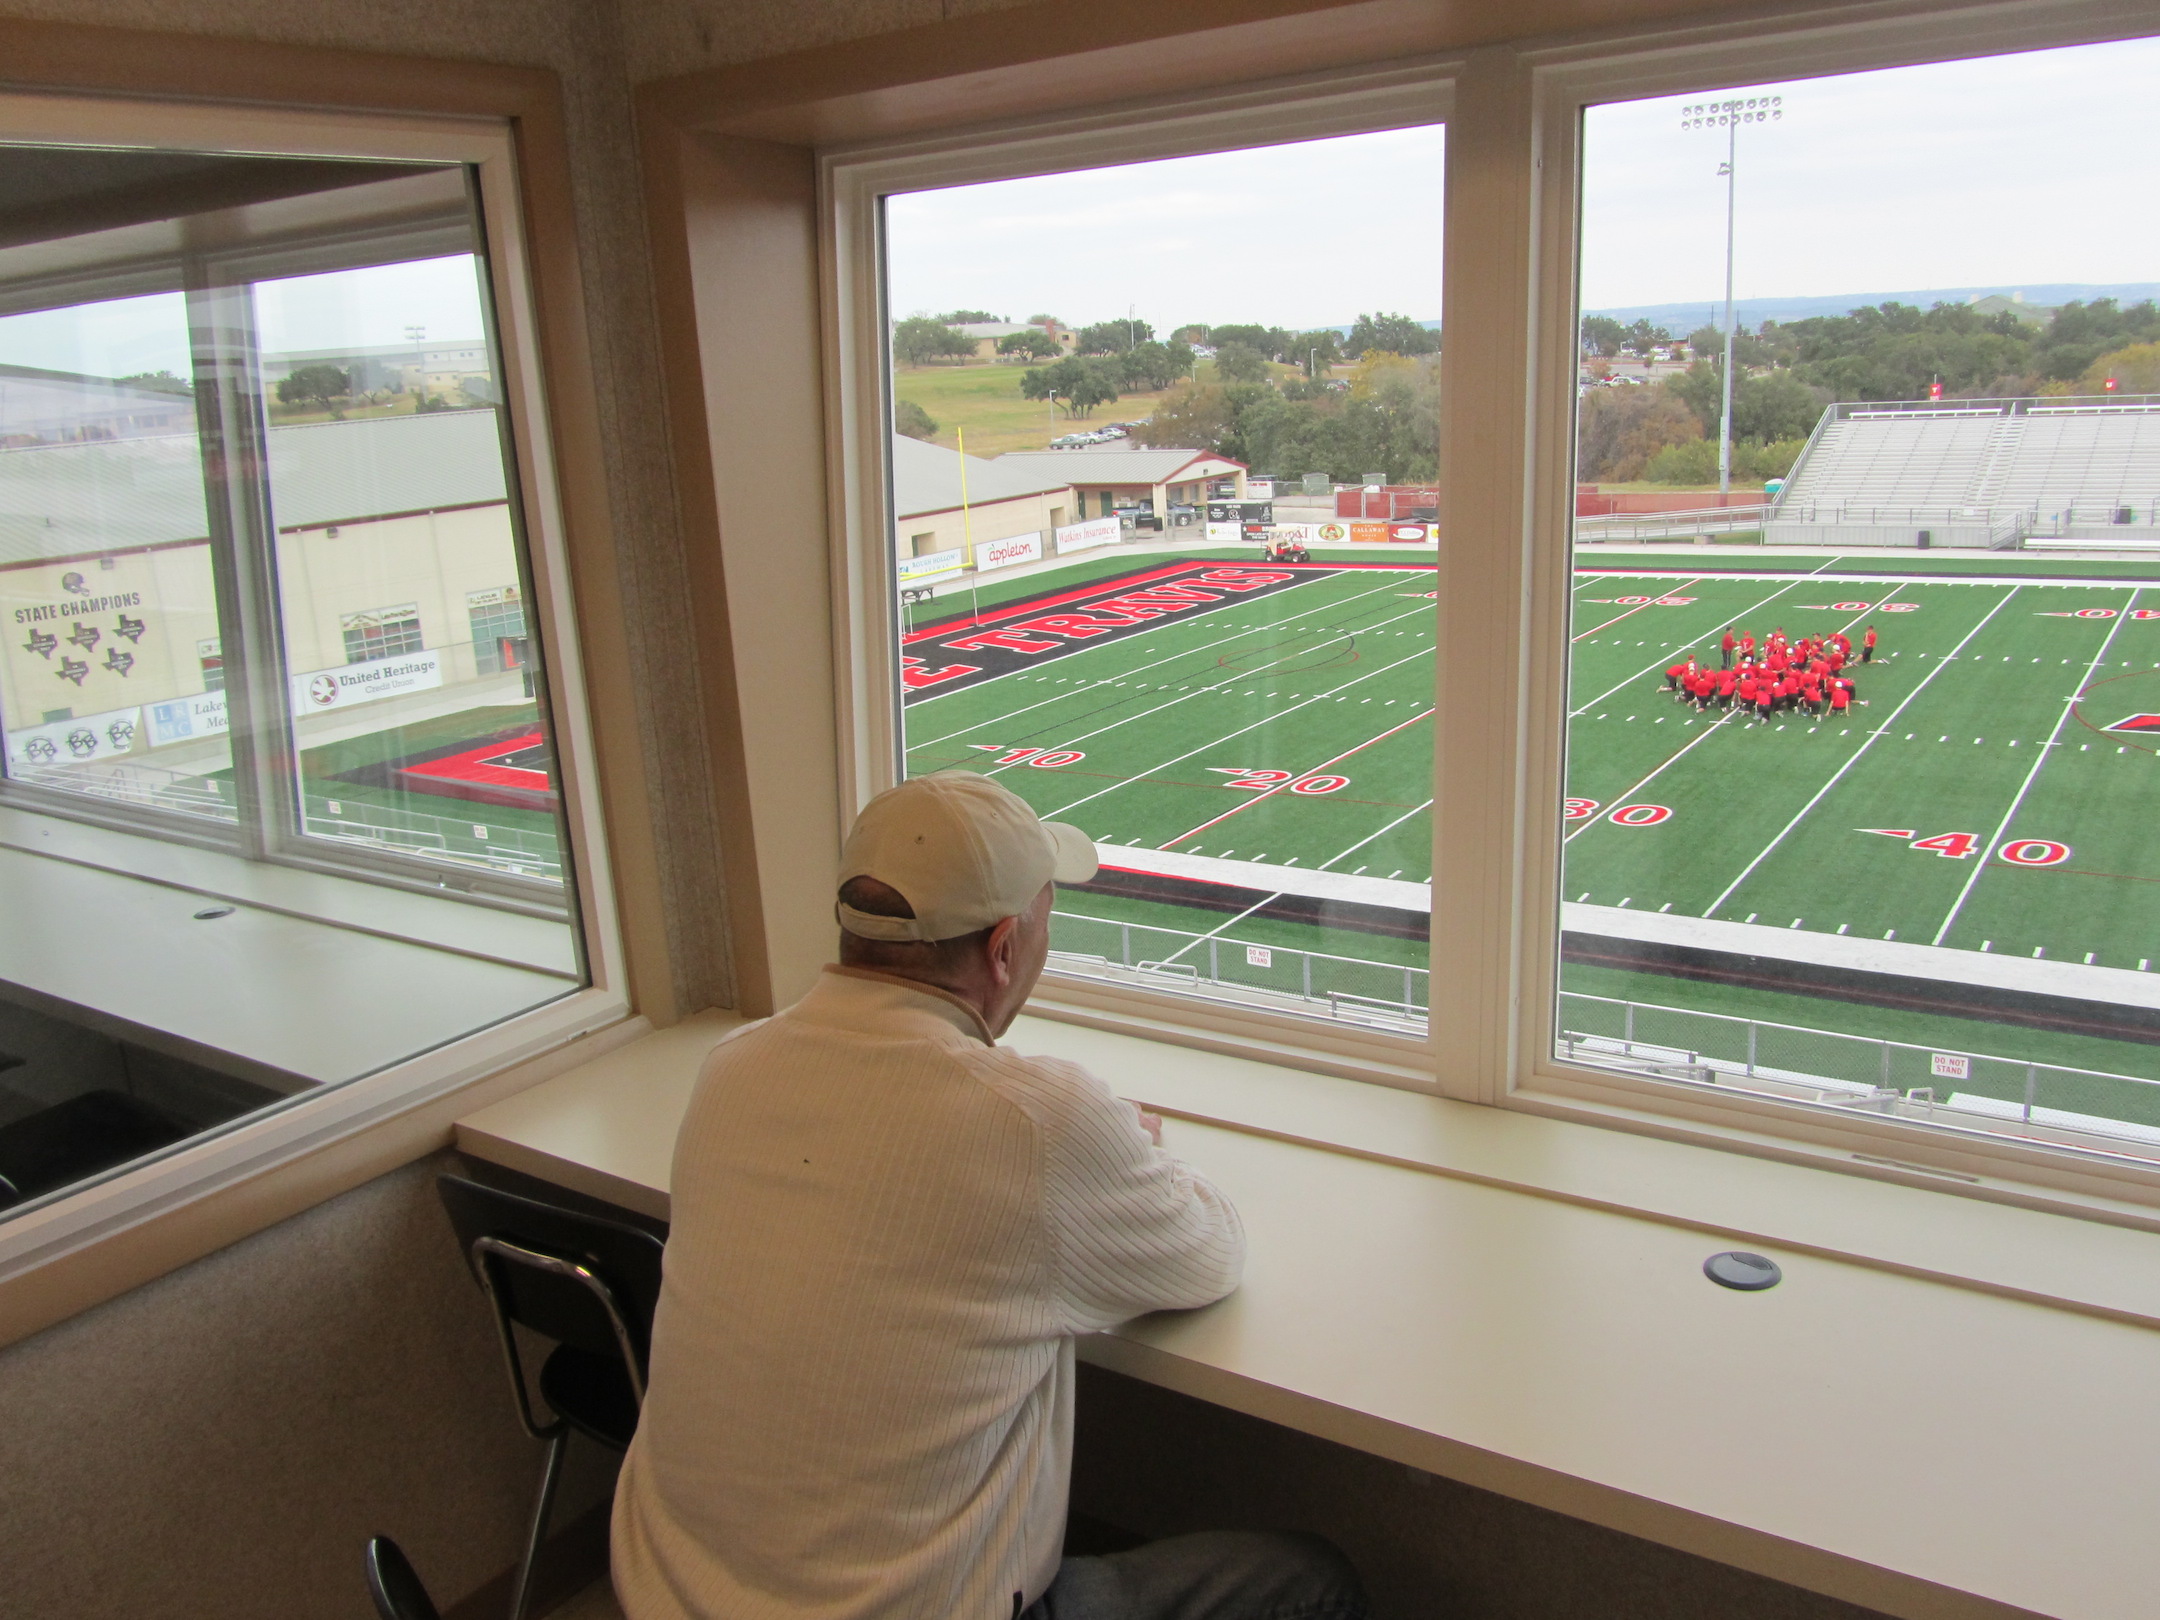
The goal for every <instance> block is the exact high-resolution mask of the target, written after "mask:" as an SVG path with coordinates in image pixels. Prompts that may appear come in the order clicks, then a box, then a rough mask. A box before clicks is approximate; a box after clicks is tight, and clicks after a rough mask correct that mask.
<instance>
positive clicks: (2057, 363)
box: [2013, 298, 2160, 382]
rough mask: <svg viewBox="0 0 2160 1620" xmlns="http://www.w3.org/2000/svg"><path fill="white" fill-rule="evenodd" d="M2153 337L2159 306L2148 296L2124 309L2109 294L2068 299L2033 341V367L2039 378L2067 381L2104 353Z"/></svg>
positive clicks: (2159, 327)
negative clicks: (2088, 300) (2077, 300)
mask: <svg viewBox="0 0 2160 1620" xmlns="http://www.w3.org/2000/svg"><path fill="white" fill-rule="evenodd" d="M2013 319H2014V317H2013ZM2155 340H2160V309H2155V308H2154V306H2153V304H2152V302H2151V300H2149V299H2148V300H2146V301H2145V302H2144V303H2139V304H2132V305H2131V306H2130V307H2129V308H2128V309H2123V308H2120V307H2118V306H2117V304H2116V302H2115V300H2114V299H2112V298H2095V299H2094V300H2093V301H2092V302H2091V303H2089V304H2087V303H2069V304H2065V305H2063V307H2062V308H2061V309H2058V310H2057V311H2056V312H2055V314H2054V315H2053V317H2052V318H2051V319H2050V320H2049V321H2048V324H2047V328H2046V330H2045V331H2044V332H2042V333H2041V335H2040V337H2039V339H2038V340H2037V341H2036V342H2035V343H2034V345H2033V369H2034V370H2035V371H2036V372H2037V373H2038V374H2039V375H2040V376H2041V377H2043V378H2047V379H2050V380H2052V381H2056V382H2069V381H2070V380H2071V379H2073V378H2075V377H2080V376H2082V375H2084V373H2085V372H2086V371H2087V370H2088V369H2089V368H2090V367H2091V366H2092V365H2093V363H2094V362H2095V361H2097V360H2098V359H2099V358H2100V357H2101V356H2102V355H2104V354H2108V353H2111V352H2112V351H2114V350H2116V349H2121V348H2125V347H2127V346H2129V345H2131V344H2134V343H2151V342H2154V341H2155Z"/></svg>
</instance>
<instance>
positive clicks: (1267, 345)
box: [1208, 324, 1286, 360]
mask: <svg viewBox="0 0 2160 1620" xmlns="http://www.w3.org/2000/svg"><path fill="white" fill-rule="evenodd" d="M1285 338H1286V334H1285V333H1284V332H1283V331H1282V329H1281V328H1279V327H1274V326H1253V325H1250V324H1247V325H1243V326H1238V325H1231V326H1218V327H1215V328H1214V329H1213V330H1212V331H1211V332H1210V333H1209V334H1208V342H1209V343H1211V344H1213V345H1214V346H1215V347H1216V348H1217V349H1220V348H1222V347H1223V346H1224V345H1225V344H1230V343H1238V344H1242V345H1244V346H1245V347H1246V348H1248V349H1251V350H1252V351H1254V352H1255V353H1256V354H1258V355H1260V356H1261V357H1262V358H1263V359H1267V360H1273V359H1276V358H1277V357H1278V356H1280V355H1281V353H1282V350H1283V344H1284V341H1285Z"/></svg>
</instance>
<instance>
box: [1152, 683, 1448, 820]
mask: <svg viewBox="0 0 2160 1620" xmlns="http://www.w3.org/2000/svg"><path fill="white" fill-rule="evenodd" d="M1433 713H1434V711H1433V710H1431V709H1426V710H1424V711H1423V712H1421V713H1418V714H1414V715H1412V716H1411V717H1410V718H1409V719H1407V720H1402V721H1398V722H1397V723H1396V724H1394V725H1392V726H1389V727H1388V728H1387V730H1385V731H1383V732H1380V733H1379V734H1377V735H1376V736H1371V737H1367V738H1366V739H1365V740H1364V741H1363V742H1361V743H1359V744H1358V745H1357V746H1356V747H1354V748H1345V749H1344V750H1343V751H1342V752H1341V753H1339V754H1337V755H1336V756H1335V757H1334V758H1333V759H1323V760H1322V761H1321V762H1320V763H1319V764H1317V765H1315V766H1313V767H1312V768H1311V769H1310V770H1304V771H1300V772H1298V774H1297V775H1296V776H1294V777H1292V778H1291V779H1290V781H1291V782H1300V781H1303V780H1304V779H1305V778H1306V777H1308V776H1312V775H1314V774H1316V773H1318V772H1320V771H1324V770H1326V769H1327V768H1328V767H1329V766H1330V765H1340V764H1341V763H1342V762H1343V761H1344V760H1346V759H1348V758H1349V757H1350V756H1351V755H1352V754H1362V753H1363V752H1365V750H1366V749H1368V748H1370V747H1372V745H1373V744H1374V743H1380V742H1386V741H1387V740H1388V738H1390V737H1392V736H1394V735H1395V733H1396V732H1398V731H1406V730H1408V729H1409V728H1410V727H1412V726H1414V725H1416V724H1417V723H1418V722H1419V721H1420V720H1429V719H1431V718H1432V716H1433ZM1289 786H1290V782H1278V783H1276V784H1275V785H1274V786H1273V787H1271V788H1269V789H1268V790H1267V791H1266V792H1264V793H1255V794H1254V795H1253V796H1252V797H1251V798H1249V799H1247V800H1246V801H1245V802H1244V803H1242V804H1236V805H1232V806H1231V807H1230V808H1229V809H1228V810H1225V811H1224V812H1223V813H1222V814H1221V815H1219V816H1215V817H1213V818H1211V819H1209V820H1207V821H1203V822H1201V823H1200V825H1199V826H1197V827H1195V828H1193V830H1192V831H1191V832H1181V833H1179V834H1178V835H1177V836H1176V837H1175V838H1173V839H1171V840H1170V842H1169V843H1166V844H1163V845H1160V846H1158V847H1160V848H1163V849H1168V848H1170V847H1171V845H1172V844H1182V843H1184V842H1185V840H1186V839H1188V838H1198V837H1199V836H1200V835H1201V834H1202V833H1204V832H1206V831H1207V830H1208V829H1209V828H1210V827H1213V826H1216V825H1217V824H1219V823H1221V822H1225V821H1228V820H1229V819H1230V818H1231V817H1232V816H1237V815H1243V814H1244V813H1245V812H1246V811H1247V810H1250V809H1251V808H1252V807H1253V806H1254V805H1256V804H1260V803H1263V802H1264V801H1266V800H1268V799H1272V798H1274V797H1275V795H1276V794H1278V793H1281V792H1283V791H1284V790H1285V789H1287V788H1288V787H1289Z"/></svg>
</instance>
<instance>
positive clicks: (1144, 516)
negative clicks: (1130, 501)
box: [1118, 506, 1162, 534]
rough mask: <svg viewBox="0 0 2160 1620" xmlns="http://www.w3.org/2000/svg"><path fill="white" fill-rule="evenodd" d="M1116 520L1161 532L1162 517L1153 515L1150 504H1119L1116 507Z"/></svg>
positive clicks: (1152, 508) (1135, 526) (1153, 510)
mask: <svg viewBox="0 0 2160 1620" xmlns="http://www.w3.org/2000/svg"><path fill="white" fill-rule="evenodd" d="M1118 521H1119V522H1120V523H1123V524H1126V525H1127V526H1128V527H1131V528H1135V529H1153V530H1154V531H1155V532H1156V533H1157V534H1160V533H1161V532H1162V519H1161V518H1159V517H1157V516H1156V515H1155V508H1154V507H1152V506H1121V507H1119V508H1118Z"/></svg>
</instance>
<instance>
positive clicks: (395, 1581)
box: [367, 1536, 442, 1620]
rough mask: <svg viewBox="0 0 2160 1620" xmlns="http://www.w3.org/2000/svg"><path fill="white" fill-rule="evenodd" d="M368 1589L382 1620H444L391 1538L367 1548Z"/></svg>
mask: <svg viewBox="0 0 2160 1620" xmlns="http://www.w3.org/2000/svg"><path fill="white" fill-rule="evenodd" d="M367 1589H368V1596H369V1597H371V1598H373V1599H374V1600H375V1613H376V1614H377V1615H378V1616H380V1617H381V1620H442V1616H441V1615H440V1614H439V1613H437V1612H436V1608H435V1600H434V1599H433V1598H431V1597H429V1596H428V1595H427V1588H426V1587H424V1586H422V1585H421V1584H420V1577H419V1576H418V1575H415V1574H414V1573H413V1567H412V1565H411V1564H410V1563H408V1562H407V1561H406V1558H405V1552H404V1549H403V1548H401V1547H399V1546H398V1544H397V1543H396V1542H394V1541H392V1540H391V1539H390V1538H389V1537H388V1536H377V1537H376V1538H375V1539H374V1540H373V1541H371V1542H369V1543H368V1544H367Z"/></svg>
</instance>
